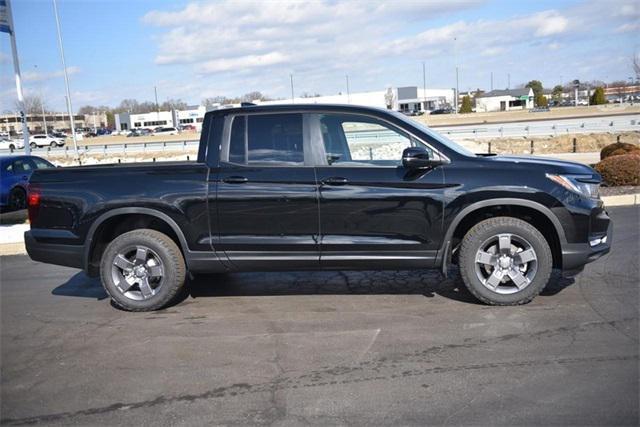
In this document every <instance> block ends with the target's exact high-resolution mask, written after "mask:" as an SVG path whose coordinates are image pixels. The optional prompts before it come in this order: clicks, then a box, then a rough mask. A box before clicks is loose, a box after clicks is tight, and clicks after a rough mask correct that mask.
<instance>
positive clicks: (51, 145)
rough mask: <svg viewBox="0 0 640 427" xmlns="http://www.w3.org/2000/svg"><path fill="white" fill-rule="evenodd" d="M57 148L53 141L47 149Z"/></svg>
mask: <svg viewBox="0 0 640 427" xmlns="http://www.w3.org/2000/svg"><path fill="white" fill-rule="evenodd" d="M57 146H58V144H56V142H55V141H51V144H49V147H51V148H55V147H57Z"/></svg>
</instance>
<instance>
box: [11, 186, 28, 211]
mask: <svg viewBox="0 0 640 427" xmlns="http://www.w3.org/2000/svg"><path fill="white" fill-rule="evenodd" d="M26 207H27V192H26V191H24V190H23V189H22V188H20V187H16V188H14V189H12V190H11V192H10V193H9V210H12V211H19V210H21V209H25V208H26Z"/></svg>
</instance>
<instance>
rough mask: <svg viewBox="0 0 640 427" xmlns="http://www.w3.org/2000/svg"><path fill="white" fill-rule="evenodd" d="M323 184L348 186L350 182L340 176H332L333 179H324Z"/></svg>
mask: <svg viewBox="0 0 640 427" xmlns="http://www.w3.org/2000/svg"><path fill="white" fill-rule="evenodd" d="M321 182H322V184H323V185H346V184H348V183H349V180H348V179H347V178H342V177H340V176H332V177H331V178H325V179H323V180H322V181H321Z"/></svg>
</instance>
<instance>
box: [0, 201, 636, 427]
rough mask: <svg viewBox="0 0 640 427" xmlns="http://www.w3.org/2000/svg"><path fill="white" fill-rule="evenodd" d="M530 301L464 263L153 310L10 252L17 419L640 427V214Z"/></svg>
mask: <svg viewBox="0 0 640 427" xmlns="http://www.w3.org/2000/svg"><path fill="white" fill-rule="evenodd" d="M610 214H611V215H612V217H613V220H614V227H615V228H614V244H613V250H612V252H611V253H610V254H609V255H607V256H606V257H605V258H603V259H601V260H599V261H596V262H595V263H592V264H590V265H588V266H587V267H586V269H585V271H584V272H583V273H582V274H581V275H579V276H577V277H576V278H575V279H563V278H560V277H558V276H557V275H556V276H555V277H554V280H553V281H552V283H551V284H550V286H548V287H547V289H546V290H545V291H544V292H543V294H542V295H540V296H539V297H538V298H536V299H535V300H534V301H533V302H532V303H530V304H528V305H525V306H520V307H489V306H485V305H481V304H478V303H476V302H475V301H474V299H473V298H472V297H471V295H470V294H469V293H468V292H467V291H466V290H465V289H463V287H462V286H463V285H462V283H461V282H460V279H459V278H458V275H457V272H456V271H455V270H452V271H451V273H452V274H451V277H450V278H449V279H442V277H440V276H439V274H438V273H437V272H434V271H401V272H395V271H387V272H369V271H359V272H292V273H241V274H229V275H212V276H204V277H200V278H198V279H197V280H196V281H194V283H192V287H191V293H190V295H188V296H186V299H185V300H184V301H182V302H181V303H180V304H178V305H176V306H173V307H170V308H168V309H166V310H163V311H158V312H154V313H126V312H122V311H119V310H117V309H115V308H113V307H112V306H111V305H110V304H109V300H108V299H107V298H106V295H105V293H104V291H103V290H102V288H101V287H100V284H99V282H98V281H96V280H94V279H89V278H87V277H86V276H84V274H82V273H80V272H78V270H73V269H69V268H64V267H55V266H48V265H44V264H39V263H35V262H32V261H31V260H29V258H28V257H25V256H11V257H2V258H0V304H1V305H0V308H1V311H2V313H1V320H2V323H1V356H2V360H1V367H2V375H1V383H0V385H1V395H0V397H1V400H2V401H1V407H0V409H1V415H0V423H1V424H3V425H26V424H42V425H61V426H62V425H116V424H127V425H134V424H137V425H154V426H156V425H159V426H162V425H204V424H208V425H211V424H216V425H277V426H288V425H345V424H352V425H425V424H454V425H457V424H476V425H487V424H501V425H522V424H528V425H531V424H535V425H540V424H580V425H585V424H616V425H637V424H638V421H639V419H638V402H639V392H638V382H639V376H638V362H639V360H638V311H639V308H638V304H639V299H638V296H639V294H638V285H639V282H640V272H639V257H638V253H639V251H638V249H639V242H640V233H639V228H640V219H639V216H640V209H639V208H638V207H624V208H622V207H621V208H612V209H610Z"/></svg>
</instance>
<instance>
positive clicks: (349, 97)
mask: <svg viewBox="0 0 640 427" xmlns="http://www.w3.org/2000/svg"><path fill="white" fill-rule="evenodd" d="M454 92H455V91H454V90H453V89H427V90H426V91H425V90H424V89H422V88H419V87H417V86H406V87H397V88H388V89H387V90H381V91H373V92H356V93H339V94H337V95H328V96H316V97H297V98H294V99H293V103H294V104H352V105H362V106H367V107H379V108H386V109H389V110H395V111H403V112H409V111H423V112H424V111H431V110H436V109H438V108H443V107H446V106H450V105H452V104H453V97H454ZM255 102H256V103H259V104H261V105H276V104H290V103H291V102H292V99H291V98H288V99H279V100H274V101H255Z"/></svg>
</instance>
